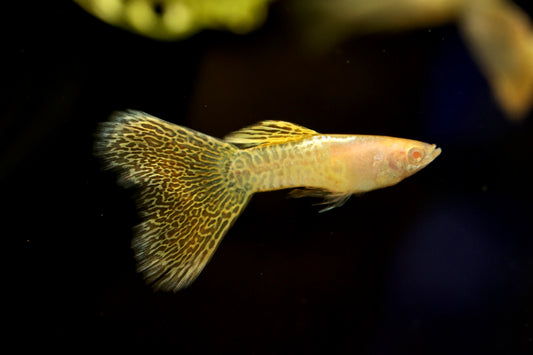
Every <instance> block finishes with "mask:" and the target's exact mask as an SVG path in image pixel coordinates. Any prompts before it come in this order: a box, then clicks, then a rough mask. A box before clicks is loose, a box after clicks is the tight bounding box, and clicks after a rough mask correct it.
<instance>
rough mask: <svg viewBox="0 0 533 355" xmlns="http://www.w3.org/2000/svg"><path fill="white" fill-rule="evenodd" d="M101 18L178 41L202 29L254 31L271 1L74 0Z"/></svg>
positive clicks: (138, 31) (149, 35)
mask: <svg viewBox="0 0 533 355" xmlns="http://www.w3.org/2000/svg"><path fill="white" fill-rule="evenodd" d="M74 1H75V2H76V3H78V4H79V5H80V6H81V7H82V8H84V9H85V10H86V11H87V12H89V13H91V14H92V15H94V16H96V17H98V18H99V19H101V20H103V21H105V22H107V23H109V24H111V25H114V26H118V27H121V28H124V29H127V30H129V31H132V32H135V33H138V34H140V35H143V36H146V37H150V38H154V39H158V40H178V39H182V38H185V37H188V36H191V35H192V34H194V33H196V32H198V31H200V30H203V29H224V30H229V31H233V32H235V33H246V32H249V31H252V30H253V29H255V28H256V27H258V26H259V25H260V24H261V23H263V21H264V19H265V18H266V14H267V6H268V3H269V2H270V1H271V0H74Z"/></svg>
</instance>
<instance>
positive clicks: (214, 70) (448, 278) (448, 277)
mask: <svg viewBox="0 0 533 355" xmlns="http://www.w3.org/2000/svg"><path fill="white" fill-rule="evenodd" d="M525 3H526V2H522V3H520V4H521V5H522V6H525ZM19 6H21V8H18V9H14V10H10V11H5V13H4V16H6V17H11V15H13V18H12V19H11V20H9V21H7V22H4V26H6V25H7V27H9V31H4V36H5V37H6V41H5V42H4V51H5V52H4V55H3V60H4V61H3V63H4V65H3V78H2V86H3V94H2V100H1V111H0V155H1V158H0V159H1V160H0V181H1V184H2V185H1V186H2V190H3V192H2V202H3V203H2V214H1V219H2V225H3V228H2V239H3V241H4V249H3V253H4V254H5V255H4V258H3V260H4V261H7V262H6V266H5V267H4V269H3V281H4V285H3V287H2V289H3V293H4V294H6V295H7V296H9V297H8V301H5V303H4V307H5V310H4V313H5V314H9V315H10V316H9V317H3V319H4V322H5V323H6V325H7V328H8V329H10V330H11V331H12V332H13V336H12V337H11V335H9V336H10V338H11V339H12V340H15V341H17V342H18V343H17V344H18V345H19V346H22V347H24V346H28V345H29V344H39V345H40V346H41V345H42V346H44V345H49V346H52V347H54V348H61V347H67V348H70V347H71V346H76V347H75V348H71V349H83V348H84V347H86V346H97V347H102V346H106V345H109V344H113V345H117V346H132V345H133V346H135V345H142V344H147V345H153V346H157V345H161V346H166V345H168V346H171V348H170V349H171V350H172V351H173V352H176V353H188V352H194V353H207V352H209V353H213V352H216V353H255V354H262V353H294V352H302V353H309V352H317V353H331V352H335V353H338V352H340V353H353V354H401V353H405V354H414V353H420V354H472V353H484V354H488V353H495V354H527V353H530V351H531V348H532V346H533V309H532V307H533V298H532V296H533V241H532V236H533V235H532V232H531V216H532V212H533V207H532V197H533V187H532V181H533V173H532V169H531V164H532V163H533V157H532V153H533V148H532V139H533V128H532V120H531V117H529V118H527V119H526V120H525V121H524V122H523V123H518V124H517V123H511V122H510V121H508V120H507V119H506V118H505V117H504V116H503V115H502V113H501V112H500V110H499V108H498V107H497V106H496V104H495V101H494V100H493V98H492V96H491V93H490V91H489V88H488V86H487V84H486V81H485V79H484V78H483V76H482V75H481V74H480V72H479V69H478V67H477V65H476V64H475V63H474V62H473V61H472V59H471V56H470V53H469V50H468V48H466V47H465V44H464V42H463V41H462V39H461V36H460V34H459V33H458V31H457V29H456V28H455V27H454V26H452V25H450V26H444V27H436V28H431V29H427V28H426V29H420V30H417V31H408V32H402V33H398V34H386V35H372V36H365V37H362V38H353V39H351V40H350V41H348V42H344V43H342V44H339V45H337V46H335V47H334V48H333V49H332V50H331V51H329V52H327V53H323V54H321V55H314V54H311V53H309V52H307V51H306V50H304V48H303V47H302V46H300V45H299V40H300V39H299V38H300V37H299V36H298V30H297V28H296V27H295V24H294V21H292V17H291V10H292V9H291V7H290V6H289V5H287V4H285V3H284V2H280V3H276V4H274V5H273V6H272V7H271V10H270V13H269V18H268V21H267V23H266V24H265V25H264V26H263V27H262V28H261V29H259V30H257V31H256V32H254V33H252V34H249V35H246V36H238V35H234V34H231V33H224V32H215V31H205V32H202V33H200V34H198V35H195V36H193V37H191V38H189V39H186V40H183V41H181V42H169V43H166V42H157V41H153V40H150V39H146V38H142V37H139V36H136V35H134V34H131V33H129V32H126V31H123V30H120V29H117V28H115V27H112V26H109V25H107V24H105V23H103V22H100V21H99V20H98V19H96V18H94V17H92V16H91V15H89V14H87V13H85V12H84V11H83V10H82V9H81V8H78V7H77V6H76V5H75V4H73V3H70V2H57V3H56V2H38V3H37V4H32V3H26V2H24V4H22V2H21V3H20V4H19ZM529 10H531V9H529ZM531 13H532V12H531V11H529V14H530V15H531ZM126 108H133V109H138V110H143V111H146V112H149V113H151V114H153V115H155V116H159V117H161V118H163V119H166V120H169V121H172V122H175V123H178V124H182V125H186V126H189V127H191V128H194V129H196V130H199V131H202V132H205V133H208V134H211V135H213V136H217V137H221V136H223V135H225V134H226V133H228V132H230V131H232V130H235V129H238V128H241V127H243V126H245V125H248V124H251V123H254V122H257V121H259V120H264V119H281V120H287V121H291V122H295V123H298V124H301V125H304V126H307V127H309V128H312V129H315V130H317V131H319V132H325V133H353V134H357V133H360V134H380V135H392V136H398V137H405V138H412V139H418V140H423V141H426V142H429V143H436V144H438V145H439V146H440V147H442V149H443V153H442V155H441V156H440V157H439V158H438V159H437V160H436V161H435V162H433V163H432V164H431V165H430V166H428V167H427V168H426V169H424V170H423V171H421V172H419V173H418V174H416V175H415V176H413V177H411V178H409V179H407V180H406V181H404V182H402V183H400V184H399V185H397V186H394V187H391V188H387V189H384V190H379V191H375V192H371V193H368V194H365V195H363V196H361V197H353V198H352V199H351V200H350V201H348V202H347V204H346V205H345V206H343V207H342V208H337V209H334V210H332V211H330V212H327V213H321V214H319V213H318V210H319V207H317V206H313V203H315V202H318V201H315V200H313V199H296V200H291V199H287V198H286V195H287V192H286V191H279V192H272V193H264V194H258V195H256V196H254V198H253V199H252V201H251V203H250V204H249V206H248V208H247V209H246V210H245V212H244V213H243V214H242V216H241V217H240V218H239V219H238V220H237V222H236V224H235V225H234V227H233V228H232V229H231V230H230V232H229V233H228V235H227V236H226V237H225V240H224V242H223V243H222V244H221V246H220V248H219V249H218V251H217V252H216V253H215V255H214V257H213V259H212V260H211V262H210V263H209V264H208V266H207V267H206V269H205V270H204V271H203V272H202V274H201V275H200V277H199V278H198V279H197V281H196V282H195V283H194V284H193V285H192V286H191V287H190V288H189V289H186V290H184V291H182V292H179V293H178V294H172V293H164V292H154V291H153V290H152V289H151V288H150V287H149V286H147V285H145V284H144V281H143V280H142V278H141V276H140V275H138V274H137V273H136V272H135V262H134V258H133V252H132V250H131V249H130V240H131V235H132V232H131V227H132V226H133V225H135V224H137V223H139V218H138V216H137V213H136V207H135V201H134V199H133V196H134V191H131V190H124V189H122V188H121V187H118V186H117V185H116V183H115V175H114V174H113V173H112V172H107V171H102V170H101V167H100V165H99V162H98V161H97V160H96V159H95V158H94V157H93V155H92V149H93V140H94V131H95V129H96V127H97V123H98V122H101V121H105V120H106V119H107V118H108V117H109V115H110V114H111V113H112V112H113V111H115V110H122V109H126ZM4 329H5V328H4ZM8 334H9V333H8ZM102 349H103V348H102ZM154 349H155V348H154Z"/></svg>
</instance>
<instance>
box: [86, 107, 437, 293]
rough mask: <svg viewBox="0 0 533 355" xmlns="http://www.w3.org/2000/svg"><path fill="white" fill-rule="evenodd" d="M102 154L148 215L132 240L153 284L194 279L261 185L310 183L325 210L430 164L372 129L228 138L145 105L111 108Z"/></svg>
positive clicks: (268, 128) (165, 286) (424, 153)
mask: <svg viewBox="0 0 533 355" xmlns="http://www.w3.org/2000/svg"><path fill="white" fill-rule="evenodd" d="M95 152H96V155H98V156H99V157H101V158H102V159H103V160H104V162H105V164H106V167H107V168H114V169H116V170H118V171H120V173H121V174H120V177H119V182H120V183H121V184H123V185H126V186H130V185H135V186H137V187H138V188H139V189H140V195H139V201H138V202H139V207H140V209H141V217H142V219H143V222H142V223H141V224H140V225H138V226H137V227H136V235H135V237H134V239H133V242H132V245H133V249H134V251H135V257H136V259H137V262H138V271H139V272H141V273H142V274H143V276H144V277H145V279H146V280H147V282H149V283H151V284H153V286H154V287H155V288H156V289H162V290H172V291H174V292H176V291H179V290H180V289H182V288H184V287H187V286H189V285H190V284H191V283H192V282H193V281H194V280H195V279H196V277H197V276H198V275H199V274H200V272H201V271H202V270H203V268H204V267H205V265H206V264H207V262H208V261H209V259H210V258H211V257H212V255H213V253H214V252H215V250H216V248H217V246H218V245H219V243H220V241H221V240H222V238H223V236H224V235H225V234H226V232H227V231H228V230H229V228H230V227H231V225H232V224H233V223H234V222H235V220H236V219H237V217H238V216H239V214H240V213H241V212H242V211H243V209H244V208H245V206H246V204H247V203H248V201H249V200H250V198H251V196H252V195H253V194H254V193H256V192H262V191H272V190H279V189H286V188H296V187H304V188H305V189H300V190H296V191H295V192H294V193H293V196H296V197H298V196H305V195H311V196H317V195H318V196H323V197H324V203H325V204H327V207H326V208H325V209H323V211H324V210H329V209H331V208H334V207H337V206H340V205H342V204H343V203H344V202H345V201H346V199H348V197H350V196H351V195H352V194H354V193H362V192H365V191H370V190H375V189H379V188H383V187H387V186H391V185H394V184H396V183H398V182H400V181H401V180H403V179H404V178H406V177H408V176H410V175H412V174H414V173H416V172H417V171H419V170H420V169H422V168H424V167H425V166H426V165H428V164H429V163H431V162H432V161H433V160H434V159H435V158H436V157H437V156H438V155H439V154H440V152H441V150H440V148H437V147H436V146H435V145H434V144H427V143H423V142H419V141H415V140H409V139H403V138H393V137H385V136H370V135H340V134H320V133H318V132H315V131H313V130H310V129H308V128H305V127H301V126H298V125H295V124H293V123H289V122H283V121H263V122H259V123H257V124H255V125H252V126H249V127H246V128H243V129H241V130H238V131H236V132H233V133H230V134H229V135H228V136H226V137H225V138H224V139H223V140H220V139H217V138H214V137H211V136H208V135H206V134H203V133H200V132H196V131H194V130H192V129H189V128H186V127H182V126H178V125H175V124H172V123H169V122H166V121H163V120H161V119H159V118H156V117H154V116H151V115H148V114H146V113H143V112H139V111H131V110H130V111H125V112H119V113H116V114H114V115H113V116H112V117H111V119H110V121H109V122H106V123H103V124H101V126H100V128H99V131H98V133H97V142H96V146H95Z"/></svg>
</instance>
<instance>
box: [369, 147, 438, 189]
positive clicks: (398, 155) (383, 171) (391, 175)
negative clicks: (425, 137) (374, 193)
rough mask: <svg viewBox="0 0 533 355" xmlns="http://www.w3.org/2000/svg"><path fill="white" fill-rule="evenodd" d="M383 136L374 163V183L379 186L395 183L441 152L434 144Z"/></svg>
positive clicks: (421, 167) (426, 163)
mask: <svg viewBox="0 0 533 355" xmlns="http://www.w3.org/2000/svg"><path fill="white" fill-rule="evenodd" d="M383 138H384V142H383V143H384V144H383V145H382V149H380V157H379V159H378V160H379V164H375V165H374V167H375V168H376V171H375V174H376V175H375V176H376V184H377V185H378V186H379V187H386V186H391V185H395V184H397V183H398V182H400V181H402V180H403V179H405V178H407V177H409V176H411V175H413V174H415V173H416V172H417V171H419V170H421V169H423V168H424V167H426V166H427V165H428V164H429V163H431V162H432V161H433V160H435V158H437V157H438V156H439V155H440V153H441V149H440V148H438V147H437V146H436V145H435V144H428V143H424V142H420V141H415V140H410V139H402V138H390V137H383Z"/></svg>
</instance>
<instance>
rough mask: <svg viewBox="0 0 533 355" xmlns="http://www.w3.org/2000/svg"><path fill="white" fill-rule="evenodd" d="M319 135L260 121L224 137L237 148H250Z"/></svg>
mask: <svg viewBox="0 0 533 355" xmlns="http://www.w3.org/2000/svg"><path fill="white" fill-rule="evenodd" d="M317 134H319V133H318V132H316V131H313V130H312V129H309V128H305V127H302V126H298V125H296V124H294V123H290V122H285V121H262V122H259V123H256V124H254V125H251V126H248V127H245V128H242V129H239V130H238V131H235V132H231V133H230V134H228V135H227V136H225V137H224V140H225V141H226V142H228V143H232V144H235V145H236V146H238V147H239V148H250V147H255V146H258V145H263V144H279V143H286V142H291V141H295V140H299V139H302V138H305V137H310V136H314V135H317Z"/></svg>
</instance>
